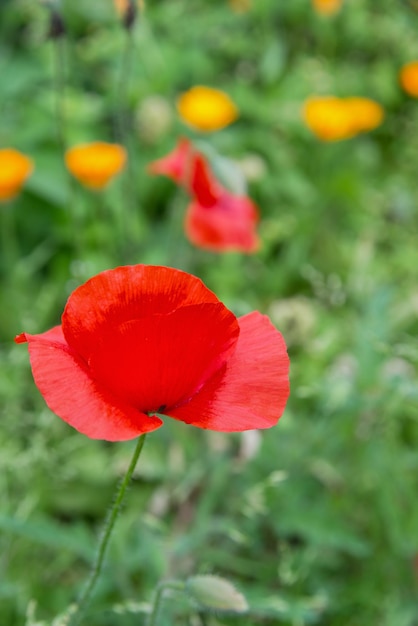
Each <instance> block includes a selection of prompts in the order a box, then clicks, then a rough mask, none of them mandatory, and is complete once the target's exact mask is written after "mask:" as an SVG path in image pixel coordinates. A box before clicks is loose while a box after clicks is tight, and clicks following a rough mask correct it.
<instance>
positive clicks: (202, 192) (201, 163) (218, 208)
mask: <svg viewBox="0 0 418 626" xmlns="http://www.w3.org/2000/svg"><path fill="white" fill-rule="evenodd" d="M148 170H149V172H150V173H152V174H162V175H164V176H168V178H171V179H172V180H174V182H176V183H177V184H179V185H181V186H183V187H185V188H186V190H187V191H188V192H189V194H190V195H191V196H192V198H193V200H192V202H191V203H190V204H189V206H188V209H187V212H186V218H185V231H186V235H187V237H188V238H189V239H190V241H191V242H192V243H193V244H194V245H196V246H199V247H201V248H206V249H208V250H213V251H216V252H224V251H227V250H237V251H241V252H255V251H256V250H257V249H258V247H259V245H260V241H259V238H258V235H257V232H256V227H257V224H258V221H259V212H258V209H257V207H256V205H255V204H254V203H253V202H252V200H250V198H248V197H247V196H245V195H237V194H233V193H232V192H230V191H229V190H228V189H226V188H225V187H224V186H223V185H221V184H220V183H219V181H218V180H217V179H216V178H215V176H214V174H213V172H212V171H211V169H210V166H209V163H208V161H207V160H206V158H205V157H204V156H203V155H202V154H201V153H200V152H198V151H197V150H195V148H194V147H193V145H192V143H191V142H190V141H189V140H188V139H185V138H181V139H180V140H179V141H178V143H177V146H176V148H175V149H174V150H173V151H172V152H170V154H168V155H167V156H165V157H163V158H161V159H158V160H157V161H154V162H153V163H151V164H150V166H149V168H148Z"/></svg>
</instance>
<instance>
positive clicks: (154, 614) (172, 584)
mask: <svg viewBox="0 0 418 626" xmlns="http://www.w3.org/2000/svg"><path fill="white" fill-rule="evenodd" d="M167 589H173V590H174V591H184V582H182V581H181V580H166V581H162V582H160V583H159V584H158V586H157V589H156V591H155V594H154V600H153V603H152V607H151V613H150V615H149V618H148V625H147V626H157V619H158V614H159V612H160V608H161V604H162V601H163V595H164V592H165V591H166V590H167Z"/></svg>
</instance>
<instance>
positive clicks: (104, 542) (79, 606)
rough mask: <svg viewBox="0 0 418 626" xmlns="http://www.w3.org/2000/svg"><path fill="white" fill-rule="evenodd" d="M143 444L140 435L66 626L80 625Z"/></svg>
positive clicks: (143, 439) (143, 436)
mask: <svg viewBox="0 0 418 626" xmlns="http://www.w3.org/2000/svg"><path fill="white" fill-rule="evenodd" d="M144 442H145V435H141V436H140V437H139V438H138V442H137V444H136V448H135V451H134V454H133V456H132V460H131V463H130V465H129V467H128V471H127V472H126V474H125V476H124V478H123V479H122V481H121V482H120V484H119V487H118V489H117V491H116V496H115V499H114V502H113V505H112V508H111V509H110V511H109V514H108V516H107V519H106V522H105V525H104V528H103V532H102V536H101V539H100V543H99V547H98V551H97V556H96V561H95V563H94V565H93V568H92V570H91V573H90V577H89V579H88V581H87V584H86V586H85V587H84V589H83V591H82V593H81V595H80V597H79V600H78V602H77V603H76V605H75V611H74V613H73V614H72V616H71V619H70V622H69V625H68V626H76V625H77V624H79V623H80V620H81V618H82V616H83V613H84V612H85V610H86V608H87V606H88V605H89V603H90V599H91V595H92V593H93V590H94V587H95V586H96V583H97V580H98V578H99V576H100V574H101V571H102V567H103V562H104V558H105V555H106V550H107V546H108V543H109V539H110V536H111V534H112V531H113V527H114V525H115V522H116V519H117V517H118V515H119V513H120V509H121V506H122V503H123V499H124V497H125V492H126V489H127V487H128V485H129V482H130V480H131V478H132V474H133V473H134V470H135V467H136V464H137V462H138V459H139V455H140V454H141V451H142V448H143V445H144Z"/></svg>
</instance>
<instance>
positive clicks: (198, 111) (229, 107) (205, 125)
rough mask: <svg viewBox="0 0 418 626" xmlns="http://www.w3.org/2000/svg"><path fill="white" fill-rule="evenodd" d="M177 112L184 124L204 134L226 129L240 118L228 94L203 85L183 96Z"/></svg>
mask: <svg viewBox="0 0 418 626" xmlns="http://www.w3.org/2000/svg"><path fill="white" fill-rule="evenodd" d="M177 110H178V112H179V115H180V117H181V118H182V119H183V121H184V122H186V123H187V124H189V125H190V126H192V127H193V128H195V129H197V130H201V131H204V132H211V131H215V130H220V129H221V128H225V126H228V125H229V124H231V123H232V122H234V121H235V120H236V119H237V117H238V109H237V107H236V106H235V104H234V103H233V102H232V100H231V98H230V97H229V96H228V95H227V94H226V93H224V92H223V91H220V90H219V89H212V88H211V87H204V86H201V85H198V86H196V87H192V88H191V89H189V91H186V92H185V93H183V94H181V96H180V97H179V98H178V100H177Z"/></svg>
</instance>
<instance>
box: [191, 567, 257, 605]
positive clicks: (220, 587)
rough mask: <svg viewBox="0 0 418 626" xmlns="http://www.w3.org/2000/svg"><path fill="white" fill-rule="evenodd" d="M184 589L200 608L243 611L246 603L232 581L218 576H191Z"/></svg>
mask: <svg viewBox="0 0 418 626" xmlns="http://www.w3.org/2000/svg"><path fill="white" fill-rule="evenodd" d="M186 591H187V592H188V593H189V595H190V596H191V597H192V598H193V600H195V602H197V604H198V605H200V608H201V609H202V610H206V611H216V612H222V613H245V612H246V611H247V610H248V603H247V601H246V599H245V598H244V596H243V595H242V593H240V592H239V591H238V590H237V589H236V588H235V587H234V585H233V584H232V583H230V582H229V581H228V580H225V578H221V577H220V576H211V575H201V576H191V577H190V578H189V579H188V580H187V581H186Z"/></svg>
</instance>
